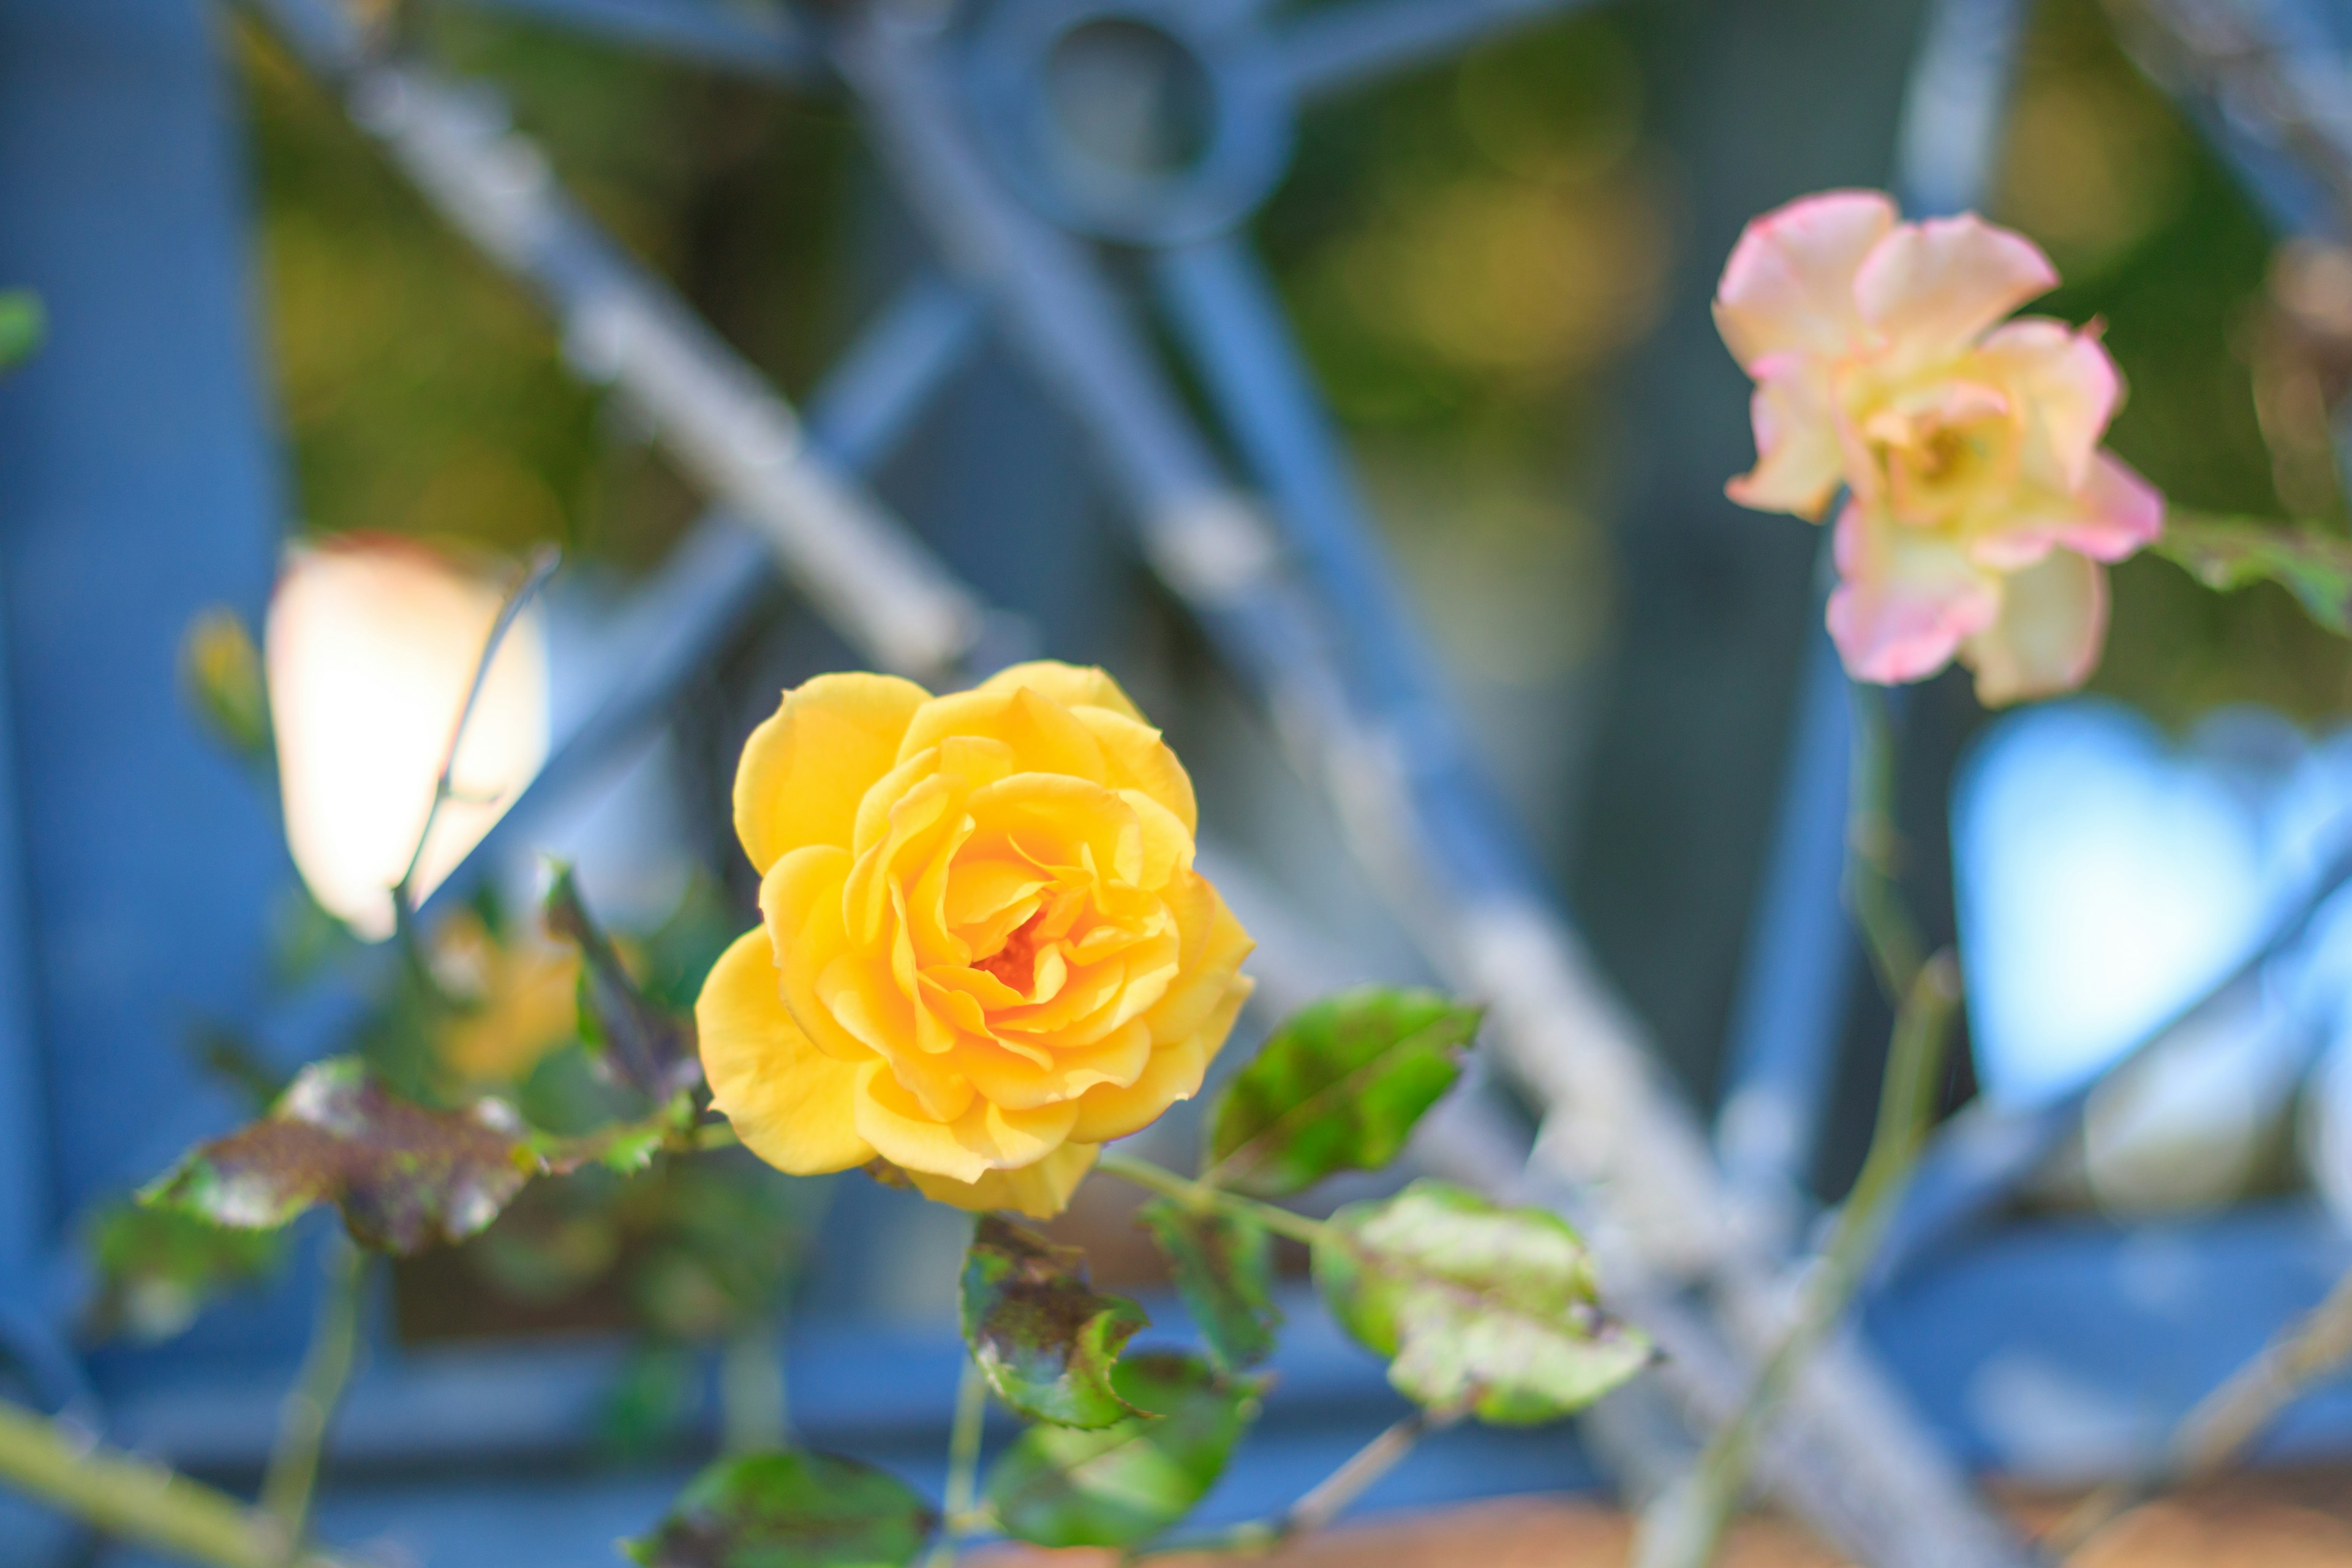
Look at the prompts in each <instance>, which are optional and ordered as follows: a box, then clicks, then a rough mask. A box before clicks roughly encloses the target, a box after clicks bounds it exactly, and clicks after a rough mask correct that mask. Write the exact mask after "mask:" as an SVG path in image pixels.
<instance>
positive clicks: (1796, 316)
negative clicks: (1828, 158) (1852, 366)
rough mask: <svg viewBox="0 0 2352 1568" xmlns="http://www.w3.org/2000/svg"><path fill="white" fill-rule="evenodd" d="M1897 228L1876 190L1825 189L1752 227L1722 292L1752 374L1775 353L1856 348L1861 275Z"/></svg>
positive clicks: (1824, 353) (1735, 342)
mask: <svg viewBox="0 0 2352 1568" xmlns="http://www.w3.org/2000/svg"><path fill="white" fill-rule="evenodd" d="M1894 226H1895V204H1894V202H1892V201H1891V200H1889V199H1888V198H1887V197H1886V196H1885V195H1881V194H1880V193H1878V192H1876V191H1826V192H1823V193H1822V194H1821V195H1812V196H1805V197H1802V198H1801V199H1800V200H1797V201H1793V202H1790V203H1789V204H1788V205H1786V206H1782V207H1778V208H1775V209H1774V210H1773V211H1771V212H1769V213H1766V214H1765V215H1764V216H1762V217H1759V218H1757V219H1755V220H1754V221H1752V222H1750V223H1749V224H1748V226H1747V228H1745V229H1744V230H1742V231H1741V232H1740V236H1739V243H1738V245H1737V246H1735V247H1732V251H1731V259H1730V260H1729V261H1728V262H1727V263H1726V264H1725V265H1724V268H1723V281H1722V282H1721V283H1720V284H1719V285H1717V289H1716V294H1715V322H1716V326H1717V328H1718V329H1719V330H1720V331H1722V333H1723V341H1724V342H1726V343H1727V344H1728V345H1729V346H1730V349H1731V353H1732V357H1733V358H1735V359H1737V360H1738V362H1739V363H1740V364H1741V365H1742V366H1745V367H1748V368H1749V369H1751V370H1752V369H1753V368H1754V366H1755V364H1756V362H1757V361H1758V360H1760V359H1762V358H1764V357H1765V356H1766V355H1768V354H1775V353H1792V352H1793V353H1806V354H1812V355H1817V356H1821V357H1824V358H1826V357H1831V356H1834V355H1838V354H1842V353H1847V352H1848V351H1850V350H1851V349H1853V347H1854V346H1856V345H1857V344H1858V343H1859V342H1861V341H1862V339H1863V337H1864V325H1863V321H1862V317H1861V314H1860V312H1859V311H1858V310H1857V309H1856V306H1855V303H1854V289H1853V282H1854V271H1855V268H1858V267H1860V266H1861V265H1862V258H1864V256H1866V255H1867V254H1869V252H1870V249H1871V247H1873V246H1874V245H1876V244H1877V243H1878V242H1879V241H1880V239H1881V238H1882V237H1884V236H1885V235H1886V234H1887V233H1888V231H1890V230H1891V229H1893V227H1894Z"/></svg>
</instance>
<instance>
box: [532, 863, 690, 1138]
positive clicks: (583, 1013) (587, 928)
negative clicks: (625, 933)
mask: <svg viewBox="0 0 2352 1568" xmlns="http://www.w3.org/2000/svg"><path fill="white" fill-rule="evenodd" d="M552 873H553V874H552V876H551V879H550V880H549V883H548V889H547V904H546V921H547V929H548V931H549V933H550V934H551V935H554V936H558V937H562V938H563V939H564V940H566V941H568V942H572V944H573V945H574V946H576V947H578V948H579V950H580V1037H581V1038H582V1039H583V1041H585V1042H587V1044H588V1045H589V1046H590V1047H592V1048H593V1049H595V1050H598V1051H600V1052H602V1053H603V1054H604V1058H605V1059H607V1060H608V1061H610V1062H611V1063H612V1064H613V1067H614V1070H615V1072H616V1073H617V1074H618V1076H619V1077H621V1078H622V1079H625V1080H626V1081H627V1082H628V1083H629V1084H630V1085H631V1086H633V1087H634V1088H635V1089H638V1090H640V1091H641V1092H643V1093H644V1094H645V1095H646V1098H647V1099H649V1100H656V1101H663V1100H668V1099H669V1098H670V1097H671V1096H673V1095H675V1094H677V1093H679V1092H680V1091H681V1090H684V1089H691V1088H692V1087H693V1086H694V1085H696V1084H698V1083H699V1082H701V1081H702V1058H701V1057H700V1055H699V1054H698V1052H697V1050H696V1048H695V1039H694V1021H693V1020H692V1019H691V1018H688V1017H686V1016H682V1015H680V1014H677V1013H674V1012H672V1011H671V1010H670V1009H668V1008H667V1007H664V1006H662V1005H660V1004H659V1003H657V1002H655V1001H654V1000H653V999H652V998H651V997H649V996H647V995H646V994H645V992H644V990H643V989H642V988H641V987H640V986H639V985H638V984H637V982H636V979H635V976H633V975H631V974H630V973H629V971H628V966H627V965H625V964H624V963H622V962H621V954H620V950H619V949H617V948H615V947H614V945H613V939H612V938H611V937H610V936H608V935H606V934H605V932H604V927H602V926H601V925H599V924H597V923H596V920H595V917H594V916H593V915H591V914H590V913H589V912H588V906H587V904H586V903H585V902H583V900H582V899H581V897H580V886H579V884H578V882H577V881H575V880H574V879H573V878H572V868H571V867H569V866H564V865H557V866H555V867H553V868H552Z"/></svg>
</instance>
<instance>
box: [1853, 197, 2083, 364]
mask: <svg viewBox="0 0 2352 1568" xmlns="http://www.w3.org/2000/svg"><path fill="white" fill-rule="evenodd" d="M2057 281H2058V272H2057V269H2056V268H2053V267H2052V266H2051V265H2050V258H2048V257H2046V256H2044V255H2042V252H2041V250H2040V248H2039V247H2036V246H2035V245H2034V243H2033V242H2032V240H2030V239H2027V238H2026V237H2024V236H2023V235H2021V234H2016V233H2013V232H2011V230H2009V229H2005V228H2000V227H1996V226H1994V225H1992V224H1989V223H1987V222H1985V221H1984V220H1983V219H1982V218H1980V217H1978V216H1976V215H1975V214H1973V213H1965V214H1962V215H1961V216H1958V217H1948V218H1930V219H1929V220H1927V222H1926V223H1919V224H1907V223H1906V224H1902V225H1899V226H1896V227H1895V228H1894V229H1893V230H1891V231H1890V232H1889V233H1888V234H1887V236H1886V237H1885V238H1884V239H1882V240H1880V241H1879V242H1878V243H1877V244H1876V245H1874V246H1873V247H1871V250H1870V254H1869V255H1867V256H1865V257H1864V258H1863V261H1862V265H1861V267H1860V268H1858V269H1856V271H1855V273H1854V278H1853V291H1854V298H1855V300H1856V302H1857V303H1858V304H1859V305H1860V306H1861V308H1862V317H1863V320H1864V321H1867V322H1868V323H1869V324H1870V325H1871V326H1873V327H1874V328H1876V329H1877V330H1878V331H1879V332H1880V333H1881V334H1883V335H1884V336H1885V339H1886V340H1887V342H1888V344H1889V353H1890V357H1891V358H1892V359H1893V360H1894V361H1895V363H1900V364H1906V365H1917V364H1928V363H1934V362H1935V361H1936V360H1937V359H1940V358H1944V357H1947V356H1948V355H1953V354H1957V353H1959V352H1961V351H1962V350H1964V349H1966V348H1968V347H1969V345H1970V344H1972V343H1973V342H1976V340H1977V337H1978V335H1979V334H1980V333H1981V332H1983V331H1984V330H1985V329H1986V328H1987V327H1990V326H1991V325H1992V324H1993V323H1994V322H1995V321H2000V319H2001V318H2002V317H2003V316H2006V315H2008V314H2009V313H2010V312H2011V310H2016V309H2017V308H2018V307H2019V306H2020V305H2022V304H2023V303H2025V301H2027V300H2031V299H2032V298H2033V297H2034V296H2035V295H2036V294H2040V293H2043V292H2045V291H2046V290H2048V289H2051V288H2052V287H2053V286H2054V285H2055V284H2056V283H2057Z"/></svg>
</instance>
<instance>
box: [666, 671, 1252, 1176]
mask: <svg viewBox="0 0 2352 1568" xmlns="http://www.w3.org/2000/svg"><path fill="white" fill-rule="evenodd" d="M1195 822H1196V818H1195V814H1194V810H1193V805H1192V781H1191V780H1190V779H1188V778H1187V777H1186V776H1185V773H1184V769H1183V767H1182V766H1181V764H1180V763H1178V762H1177V761H1176V757H1175V754H1174V753H1173V752H1171V751H1169V749H1168V747H1167V745H1166V744H1165V743H1164V742H1162V741H1161V740H1160V732H1159V731H1157V730H1154V729H1152V728H1150V726H1149V725H1147V724H1145V723H1144V722H1143V717H1142V715H1141V714H1140V713H1139V712H1137V711H1136V709H1135V705H1134V704H1133V703H1132V702H1130V701H1129V700H1128V699H1127V694H1126V693H1125V692H1123V691H1121V690H1120V689H1118V685H1117V683H1115V682H1114V681H1112V679H1110V677H1108V675H1105V674H1104V673H1103V672H1102V671H1101V670H1098V669H1082V668H1073V667H1072V666H1069V665H1065V664H1053V663H1038V664H1024V665H1019V666H1015V667H1014V668H1011V669H1007V670H1005V671H1003V673H1002V674H999V675H997V676H996V677H994V678H993V679H990V680H989V681H987V682H986V683H984V684H982V686H980V687H978V688H976V689H973V690H971V691H963V692H958V693H956V694H954V695H952V696H947V697H933V696H931V695H930V694H929V693H928V692H926V691H925V690H924V689H922V688H921V687H919V686H917V685H915V684H914V683H913V682H911V681H907V680H900V679H895V678H893V677H889V676H881V675H825V676H819V677H818V678H817V679H814V680H812V681H810V682H808V683H807V684H806V685H804V686H801V687H798V688H796V689H793V690H792V691H788V692H786V693H785V694H784V700H783V706H782V707H781V708H779V709H778V710H776V713H775V716H774V717H773V718H772V719H770V720H769V721H767V722H766V723H764V724H762V725H761V726H760V728H759V729H758V730H757V731H753V733H752V735H751V740H750V742H747V743H746V744H745V746H744V748H743V761H742V764H741V767H740V770H739V771H738V773H736V777H735V829H736V832H737V833H738V835H740V837H741V838H742V841H743V847H744V850H745V851H746V852H747V853H748V854H749V855H750V856H751V864H752V865H753V866H754V867H756V868H758V869H759V871H760V873H761V878H762V881H761V887H760V913H761V928H760V929H759V930H757V931H751V932H748V933H747V934H745V935H744V936H742V937H740V938H739V939H738V940H737V941H736V942H735V944H734V945H733V946H732V947H730V948H729V949H728V950H727V953H726V956H724V957H723V958H721V959H720V960H719V963H718V966H717V967H716V968H714V969H713V970H712V971H711V973H710V978H709V980H708V981H707V982H706V983H705V984H704V985H703V989H702V995H701V998H700V1000H699V1001H698V1002H697V1004H696V1005H695V1022H696V1025H697V1026H698V1029H699V1031H700V1035H701V1042H702V1063H703V1068H704V1071H705V1073H706V1074H707V1075H708V1077H709V1082H710V1090H711V1097H712V1100H714V1101H715V1103H716V1104H717V1106H718V1108H719V1110H721V1111H722V1112H724V1113H725V1114H726V1116H727V1118H728V1120H729V1121H732V1122H733V1123H734V1125H735V1130H736V1132H737V1133H738V1135H739V1136H740V1137H741V1139H742V1141H743V1142H744V1144H745V1146H747V1147H748V1148H750V1149H751V1151H752V1152H754V1153H756V1154H758V1155H759V1156H760V1157H761V1159H763V1160H766V1161H767V1162H768V1163H770V1164H772V1165H774V1166H776V1167H778V1168H779V1169H781V1170H785V1171H789V1172H792V1173H794V1174H798V1175H814V1174H816V1173H821V1172H826V1171H840V1170H845V1169H847V1168H848V1167H850V1166H852V1165H862V1164H865V1163H867V1162H869V1161H873V1160H876V1159H880V1160H882V1161H885V1162H887V1163H889V1164H891V1165H895V1166H897V1167H898V1169H899V1170H901V1171H903V1172H905V1173H907V1175H908V1177H909V1178H910V1179H912V1181H913V1182H914V1184H915V1185H916V1186H918V1187H919V1188H920V1189H922V1191H923V1192H924V1194H926V1195H928V1196H929V1197H933V1198H936V1199H939V1200H940V1201H941V1202H944V1203H950V1204H955V1205H961V1206H962V1207H964V1208H974V1209H982V1208H1013V1209H1018V1210H1020V1211H1022V1212H1023V1213H1024V1214H1028V1215H1035V1216H1038V1217H1041V1218H1042V1217H1045V1216H1046V1215H1053V1214H1057V1213H1059V1212H1060V1211H1061V1209H1062V1207H1063V1206H1064V1205H1066V1204H1067V1203H1068V1201H1069V1196H1070V1193H1071V1191H1072V1189H1074V1188H1075V1187H1076V1185H1077V1184H1078V1180H1079V1178H1080V1177H1082V1176H1084V1175H1085V1174H1086V1173H1087V1168H1088V1167H1089V1166H1091V1165H1092V1164H1093V1163H1094V1159H1095V1151H1096V1145H1097V1144H1099V1143H1101V1142H1104V1141H1105V1140H1107V1139H1111V1138H1118V1137H1121V1136H1124V1135H1125V1134H1127V1133H1129V1132H1133V1131H1136V1130H1137V1129H1138V1128H1140V1127H1143V1126H1145V1125H1147V1124H1148V1123H1150V1121H1154V1120H1155V1119H1157V1118H1158V1117H1159V1115H1160V1112H1162V1111H1164V1110H1167V1109H1168V1107H1169V1106H1170V1105H1171V1104H1173V1103H1174V1102H1175V1101H1177V1100H1185V1099H1189V1098H1190V1097H1191V1096H1192V1094H1193V1093H1194V1092H1195V1091H1196V1090H1198V1089H1199V1088H1200V1087H1201V1075H1202V1072H1203V1071H1204V1070H1205V1069H1206V1068H1207V1067H1208V1065H1209V1063H1210V1061H1211V1060H1212V1059H1213V1058H1214V1057H1215V1056H1216V1054H1217V1050H1218V1047H1221V1046H1223V1044H1224V1041H1225V1036H1226V1034H1227V1033H1228V1032H1229V1031H1230V1030H1231V1029H1232V1028H1233V1024H1234V1016H1235V1015H1236V1014H1238V1013H1239V1012H1240V1011H1241V1006H1242V1003H1243V1001H1244V999H1245V998H1246V997H1247V996H1248V995H1249V992H1250V984H1251V983H1250V981H1249V980H1248V979H1247V978H1246V977H1245V976H1244V975H1243V974H1242V973H1240V969H1241V963H1242V960H1243V959H1244V957H1246V956H1247V955H1248V953H1249V951H1250V948H1251V946H1252V945H1253V944H1252V943H1251V942H1250V939H1249V936H1248V934H1247V933H1246V932H1244V931H1243V930H1242V928H1241V925H1240V922H1238V921H1235V920H1234V917H1233V915H1232V913H1231V912H1230V911H1229V910H1226V908H1225V906H1224V901H1223V900H1221V899H1220V898H1218V896H1217V891H1216V889H1214V888H1213V887H1211V886H1210V885H1209V883H1208V882H1207V880H1206V879H1203V878H1202V877H1201V876H1200V875H1199V874H1198V873H1196V872H1195V871H1194V870H1193V869H1192V835H1193V832H1194V827H1195Z"/></svg>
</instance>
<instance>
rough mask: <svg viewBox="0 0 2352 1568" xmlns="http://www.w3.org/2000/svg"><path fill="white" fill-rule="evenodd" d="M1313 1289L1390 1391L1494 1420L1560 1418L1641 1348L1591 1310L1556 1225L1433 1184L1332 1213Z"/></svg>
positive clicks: (1633, 1334)
mask: <svg viewBox="0 0 2352 1568" xmlns="http://www.w3.org/2000/svg"><path fill="white" fill-rule="evenodd" d="M1315 1283H1316V1284H1317V1285H1318V1287H1319V1288H1320V1289H1321V1290H1322V1292H1323V1299H1324V1300H1325V1301H1326V1302H1327V1303H1328V1305H1329V1306H1330V1309H1331V1313H1332V1315H1333V1316H1334V1317H1336V1318H1337V1319H1339V1322H1340V1325H1341V1326H1342V1327H1344V1328H1345V1329H1346V1330H1347V1331H1349V1333H1350V1334H1352V1335H1354V1336H1355V1337H1356V1338H1357V1339H1358V1340H1359V1341H1360V1342H1363V1343H1364V1344H1366V1345H1368V1346H1370V1348H1371V1349H1372V1350H1374V1351H1377V1352H1380V1353H1381V1355H1384V1356H1387V1357H1389V1358H1390V1363H1389V1381H1390V1382H1391V1384H1395V1386H1396V1388H1397V1390H1398V1392H1399V1393H1401V1394H1404V1395H1405V1396H1406V1397H1407V1398H1409V1399H1412V1400H1414V1401H1416V1402H1417V1403H1419V1404H1422V1405H1427V1406H1430V1407H1432V1408H1435V1409H1448V1408H1454V1407H1459V1406H1461V1405H1469V1406H1470V1407H1471V1408H1473V1409H1475V1411H1476V1412H1477V1414H1478V1415H1479V1416H1480V1418H1481V1419H1484V1420H1486V1421H1491V1422H1495V1423H1497V1424H1500V1425H1506V1426H1522V1425H1531V1424H1533V1423H1535V1422H1538V1421H1549V1420H1553V1419H1555V1418H1557V1417H1559V1416H1562V1415H1571V1414H1573V1413H1574V1412H1576V1411H1579V1410H1581V1409H1583V1408H1584V1407H1585V1406H1586V1405H1591V1403H1592V1402H1593V1401H1594V1400H1596V1399H1599V1398H1600V1397H1601V1395H1602V1394H1607V1393H1608V1392H1609V1391H1610V1390H1612V1389H1613V1388H1615V1387H1616V1386H1617V1385H1618V1384H1622V1383H1623V1382H1624V1381H1625V1380H1626V1379H1627V1378H1629V1377H1632V1376H1633V1374H1634V1373H1637V1372H1639V1371H1641V1370H1642V1369H1643V1367H1644V1366H1647V1365H1648V1364H1649V1363H1650V1361H1651V1356H1652V1352H1651V1348H1650V1342H1649V1341H1648V1340H1647V1339H1646V1338H1644V1337H1643V1335H1642V1334H1641V1333H1640V1332H1639V1331H1637V1330H1634V1329H1633V1328H1631V1327H1628V1326H1627V1325H1625V1324H1623V1323H1622V1322H1619V1321H1617V1320H1615V1319H1613V1318H1612V1317H1610V1316H1609V1315H1608V1314H1607V1313H1605V1312H1603V1311H1602V1310H1601V1305H1600V1301H1599V1299H1598V1297H1597V1295H1596V1293H1595V1289H1594V1282H1593V1277H1592V1264H1591V1255H1590V1254H1589V1253H1587V1252H1586V1250H1585V1247H1584V1243H1583V1241H1582V1239H1581V1238H1580V1237H1578V1236H1577V1234H1576V1232H1575V1231H1573V1230H1571V1229H1570V1228H1569V1226H1568V1225H1567V1223H1566V1222H1565V1221H1563V1220H1561V1219H1560V1218H1559V1216H1558V1215H1550V1214H1547V1213H1545V1212H1544V1211H1542V1210H1540V1209H1527V1208H1509V1209H1507V1208H1501V1207H1498V1206H1496V1205H1494V1204H1492V1203H1489V1202H1488V1201H1487V1200H1486V1199H1485V1198H1483V1197H1480V1196H1479V1195H1478V1194H1475V1193H1473V1192H1470V1191H1467V1190H1466V1189H1465V1188H1461V1187H1456V1186H1453V1185H1451V1184H1447V1183H1444V1182H1432V1181H1420V1182H1415V1183H1413V1184H1412V1185H1411V1186H1409V1187H1407V1188H1405V1190H1404V1191H1403V1192H1402V1193H1399V1194H1397V1195H1396V1196H1394V1197H1392V1198H1386V1199H1381V1200H1379V1201H1376V1202H1371V1203H1360V1204H1350V1205H1348V1206H1347V1207H1345V1208H1343V1209H1341V1210H1340V1211H1339V1213H1338V1214H1335V1215H1332V1216H1331V1219H1330V1222H1329V1229H1328V1233H1327V1235H1326V1237H1325V1238H1324V1239H1323V1240H1321V1241H1319V1242H1318V1243H1317V1245H1316V1247H1315Z"/></svg>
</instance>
